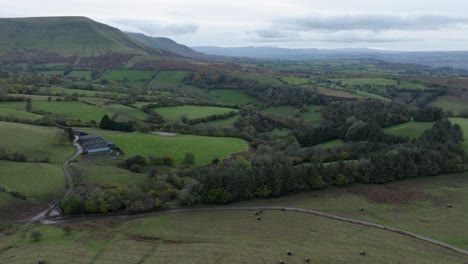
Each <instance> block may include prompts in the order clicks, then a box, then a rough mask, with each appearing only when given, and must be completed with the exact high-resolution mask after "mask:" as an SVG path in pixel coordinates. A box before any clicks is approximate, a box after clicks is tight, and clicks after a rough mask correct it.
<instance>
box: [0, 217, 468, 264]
mask: <svg viewBox="0 0 468 264" xmlns="http://www.w3.org/2000/svg"><path fill="white" fill-rule="evenodd" d="M71 228H72V232H71V234H70V235H68V236H66V235H64V233H63V231H62V230H61V228H60V227H59V226H57V227H55V226H34V227H32V228H29V230H27V231H26V233H27V234H29V233H30V232H31V231H38V232H40V233H41V234H42V239H41V240H40V241H38V242H32V241H31V240H30V239H29V236H25V237H21V234H20V233H17V234H13V235H10V236H6V235H4V234H1V235H0V247H1V248H7V249H6V250H5V251H4V252H3V253H2V254H1V255H0V260H1V261H5V260H8V261H9V263H30V262H33V261H37V260H38V259H39V258H43V259H44V260H45V261H46V262H47V263H50V264H54V263H70V262H76V263H103V264H107V263H128V264H132V263H135V264H137V263H141V264H143V263H156V262H158V263H200V264H201V263H203V264H207V263H213V264H215V263H254V264H256V263H279V261H280V260H284V261H285V263H303V262H304V259H305V258H310V259H311V261H312V263H411V264H418V263H421V264H422V263H424V264H426V263H462V262H463V261H464V260H466V257H464V256H462V255H459V254H457V253H453V252H451V251H449V250H446V249H443V248H440V247H437V246H433V245H430V244H427V243H424V242H421V241H418V240H414V239H411V238H408V237H405V236H402V235H399V234H394V233H390V232H387V231H383V230H377V229H372V228H366V227H362V226H357V225H353V224H348V223H343V222H338V221H334V220H329V219H325V218H320V217H316V216H312V215H307V214H301V213H291V212H281V211H265V212H264V213H263V214H262V221H257V220H256V216H255V215H253V212H252V211H220V212H191V213H188V212H187V213H171V214H161V215H160V216H156V217H152V218H147V219H140V220H132V221H128V222H126V223H124V222H119V221H96V222H84V223H82V224H75V225H73V224H72V225H71ZM10 241H15V242H10ZM10 246H12V247H10ZM361 250H364V251H366V252H367V254H366V255H365V256H362V255H360V254H359V252H360V251H361ZM288 251H291V252H292V255H291V256H288V255H287V254H286V253H287V252H288ZM395 252H398V254H395Z"/></svg>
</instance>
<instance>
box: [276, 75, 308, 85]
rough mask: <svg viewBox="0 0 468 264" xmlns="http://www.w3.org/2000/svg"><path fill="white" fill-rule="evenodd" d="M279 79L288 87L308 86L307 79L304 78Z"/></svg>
mask: <svg viewBox="0 0 468 264" xmlns="http://www.w3.org/2000/svg"><path fill="white" fill-rule="evenodd" d="M279 79H280V80H281V81H283V82H285V83H287V84H290V85H302V84H308V83H309V79H306V78H299V77H287V76H285V77H279Z"/></svg>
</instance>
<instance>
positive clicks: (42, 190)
mask: <svg viewBox="0 0 468 264" xmlns="http://www.w3.org/2000/svg"><path fill="white" fill-rule="evenodd" d="M0 186H3V187H5V188H6V189H7V190H8V191H18V192H21V193H23V194H25V195H26V196H27V200H28V201H31V202H36V203H46V202H48V201H51V200H53V199H54V198H56V197H58V196H59V195H60V194H61V193H62V192H63V190H64V189H65V176H64V175H63V172H62V167H61V166H59V165H53V164H44V163H18V162H10V161H0Z"/></svg>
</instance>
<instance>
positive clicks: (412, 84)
mask: <svg viewBox="0 0 468 264" xmlns="http://www.w3.org/2000/svg"><path fill="white" fill-rule="evenodd" d="M426 88H427V87H426V86H425V85H424V84H421V83H417V82H409V81H401V82H400V85H398V89H413V90H424V89H426Z"/></svg>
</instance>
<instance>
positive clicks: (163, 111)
mask: <svg viewBox="0 0 468 264" xmlns="http://www.w3.org/2000/svg"><path fill="white" fill-rule="evenodd" d="M154 111H155V112H156V113H158V114H160V115H162V116H163V117H164V119H166V120H177V119H179V118H180V117H181V116H184V115H185V116H187V118H188V119H195V118H201V117H206V116H210V115H215V114H225V113H229V112H232V111H235V112H238V111H239V110H237V109H233V108H224V107H213V106H192V105H184V106H170V107H160V108H155V109H154Z"/></svg>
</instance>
